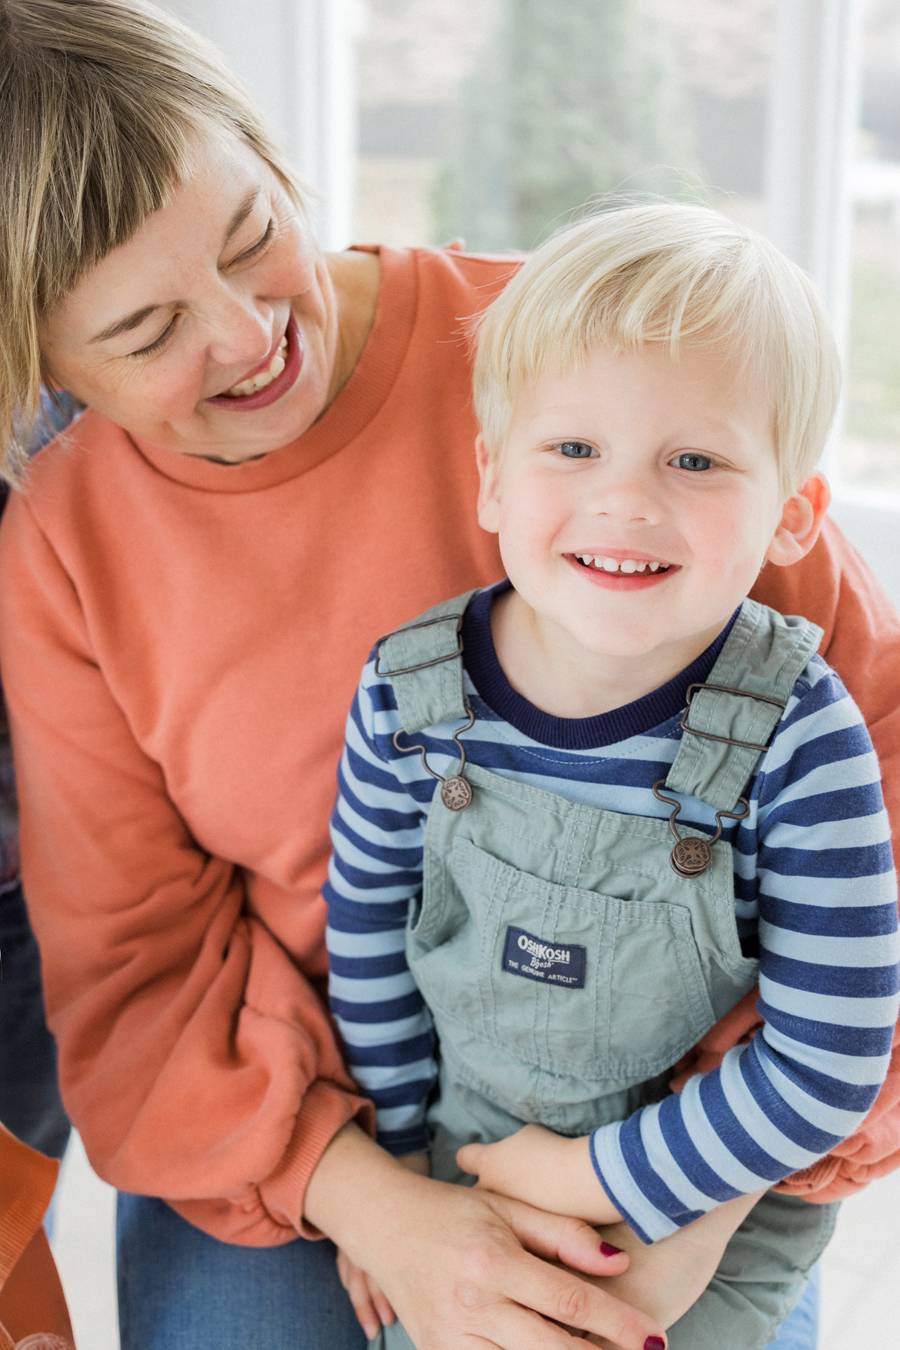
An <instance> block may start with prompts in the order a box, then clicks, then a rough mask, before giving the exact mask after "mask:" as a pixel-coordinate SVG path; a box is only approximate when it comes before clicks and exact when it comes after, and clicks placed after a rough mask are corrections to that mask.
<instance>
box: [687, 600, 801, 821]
mask: <svg viewBox="0 0 900 1350" xmlns="http://www.w3.org/2000/svg"><path fill="white" fill-rule="evenodd" d="M821 638H822V629H821V628H818V627H817V626H816V625H815V624H814V623H810V622H809V621H808V620H807V619H801V618H798V617H797V616H796V615H787V616H785V615H783V614H778V613H776V611H775V610H773V609H769V608H768V606H766V605H759V604H757V603H756V602H755V601H753V600H745V601H744V603H743V604H742V606H741V612H740V614H739V615H738V617H737V619H736V620H735V623H734V626H733V628H732V630H731V632H730V633H729V634H728V637H727V638H726V639H725V644H724V646H723V648H722V651H721V652H720V654H719V658H718V660H717V661H716V664H715V665H714V666H713V668H712V670H711V672H710V674H709V678H708V679H707V681H706V682H705V683H704V684H692V685H691V686H690V687H689V689H688V691H687V707H686V708H685V710H684V714H683V716H682V719H681V725H682V727H683V728H684V737H683V738H682V741H681V745H680V746H679V747H678V753H677V754H676V756H675V761H674V763H673V764H672V768H671V769H670V770H669V775H668V777H667V778H666V787H667V788H671V789H672V791H674V792H679V793H682V794H684V795H685V796H688V797H699V799H700V801H702V802H706V804H707V805H708V806H711V807H712V808H713V809H714V810H716V811H733V810H734V808H735V806H736V805H737V803H738V801H739V799H740V797H741V794H742V793H743V791H744V788H745V787H746V785H747V782H748V781H749V779H750V778H751V776H752V774H753V772H754V770H755V769H756V766H757V764H758V762H759V759H760V756H761V755H763V754H764V753H765V751H766V750H767V748H768V745H769V742H770V740H771V738H772V736H773V735H774V733H775V728H776V727H777V726H778V723H779V722H780V721H781V717H782V714H783V713H784V709H785V705H786V704H787V701H788V699H789V698H790V694H791V690H792V689H793V687H794V685H795V683H796V681H797V678H798V677H799V675H800V673H801V671H802V670H803V669H804V668H805V666H806V665H807V663H808V661H809V659H810V657H811V656H812V655H813V653H814V652H815V650H816V648H817V647H818V645H819V642H820V641H821Z"/></svg>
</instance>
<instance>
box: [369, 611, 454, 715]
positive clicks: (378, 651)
mask: <svg viewBox="0 0 900 1350" xmlns="http://www.w3.org/2000/svg"><path fill="white" fill-rule="evenodd" d="M475 594H476V591H474V590H472V591H466V593H465V595H459V596H457V597H456V599H455V600H445V601H444V603H443V604H440V605H435V606H434V607H433V608H432V609H427V610H426V611H425V613H424V614H420V615H419V617H418V618H417V619H413V621H412V623H406V624H404V625H403V627H402V628H398V629H396V630H395V632H393V633H388V635H387V636H386V637H383V638H379V639H378V641H377V642H376V644H375V674H376V675H379V676H382V677H385V678H387V679H389V680H390V682H391V684H392V686H393V690H394V696H395V697H396V699H397V710H398V711H399V713H400V720H401V722H402V723H403V729H404V731H406V732H408V733H410V734H413V733H415V732H417V731H423V730H424V728H425V727H434V726H438V725H439V724H440V723H441V722H449V721H460V720H462V721H464V720H465V719H466V718H467V717H468V715H469V708H468V705H467V703H466V699H465V695H464V694H463V662H462V649H463V647H462V637H461V635H460V630H461V628H462V620H463V615H464V614H465V612H466V606H467V605H468V603H469V601H470V600H471V599H472V596H473V595H475Z"/></svg>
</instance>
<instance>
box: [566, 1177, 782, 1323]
mask: <svg viewBox="0 0 900 1350" xmlns="http://www.w3.org/2000/svg"><path fill="white" fill-rule="evenodd" d="M763 1194H765V1192H763V1191H759V1192H757V1194H755V1195H746V1196H744V1195H742V1196H739V1197H738V1198H737V1199H736V1200H729V1201H727V1202H726V1203H725V1204H723V1205H719V1206H718V1207H717V1208H716V1209H713V1210H710V1212H709V1213H708V1214H704V1215H703V1216H702V1217H701V1218H699V1219H695V1220H694V1222H693V1223H689V1224H687V1225H686V1227H684V1228H679V1230H678V1232H677V1233H673V1234H672V1235H671V1236H670V1237H667V1238H663V1239H662V1240H661V1241H660V1242H654V1243H653V1244H652V1246H646V1245H645V1244H644V1243H643V1242H641V1240H640V1238H638V1237H637V1236H636V1235H635V1234H634V1233H633V1232H632V1230H631V1229H630V1228H629V1227H628V1225H627V1224H625V1223H619V1224H614V1225H612V1226H611V1227H608V1228H603V1229H601V1231H600V1236H601V1237H602V1238H604V1239H605V1240H606V1241H607V1242H611V1243H615V1244H616V1245H618V1246H620V1247H622V1248H623V1249H624V1250H625V1251H627V1252H628V1254H629V1256H630V1258H631V1261H630V1264H629V1266H628V1269H627V1270H625V1271H623V1273H622V1274H621V1275H615V1276H613V1277H611V1278H610V1279H607V1280H604V1281H603V1289H604V1291H605V1292H606V1293H610V1294H615V1296H616V1297H617V1298H621V1299H624V1300H625V1302H626V1303H629V1304H631V1305H632V1307H635V1308H640V1309H641V1311H642V1312H645V1313H648V1314H649V1315H650V1316H651V1317H655V1318H656V1320H657V1321H658V1322H659V1324H660V1326H663V1327H666V1328H669V1327H671V1326H672V1324H673V1323H674V1322H677V1321H678V1319H679V1318H680V1317H683V1316H684V1314H685V1313H686V1312H687V1310H688V1308H691V1307H693V1305H694V1304H695V1303H696V1302H697V1299H698V1298H699V1297H700V1295H701V1294H702V1293H703V1291H704V1289H705V1288H706V1287H707V1285H708V1284H709V1282H710V1280H711V1279H712V1277H713V1275H714V1274H715V1273H716V1270H717V1268H718V1265H719V1262H720V1261H721V1259H722V1254H723V1253H724V1251H725V1248H726V1247H727V1245H728V1242H729V1239H730V1238H731V1236H732V1234H733V1233H734V1232H735V1231H736V1230H737V1229H738V1228H739V1227H740V1225H741V1224H742V1223H743V1221H744V1219H745V1218H746V1217H747V1215H748V1214H749V1213H750V1210H751V1209H752V1208H753V1206H754V1205H755V1204H756V1202H757V1200H759V1198H760V1196H761V1195H763ZM587 1278H588V1279H592V1277H591V1276H588V1277H587ZM587 1340H588V1342H589V1343H590V1344H591V1345H598V1346H602V1347H603V1350H614V1345H613V1342H611V1341H610V1340H608V1339H607V1338H605V1337H603V1336H593V1335H592V1336H588V1337H587Z"/></svg>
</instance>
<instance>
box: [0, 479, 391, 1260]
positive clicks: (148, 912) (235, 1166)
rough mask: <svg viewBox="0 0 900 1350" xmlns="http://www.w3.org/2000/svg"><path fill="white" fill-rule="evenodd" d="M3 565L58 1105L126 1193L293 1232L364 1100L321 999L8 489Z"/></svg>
mask: <svg viewBox="0 0 900 1350" xmlns="http://www.w3.org/2000/svg"><path fill="white" fill-rule="evenodd" d="M0 576H2V590H0V654H2V658H3V679H4V686H5V690H6V695H7V701H8V705H9V710H10V717H11V723H12V729H13V740H14V749H15V760H16V775H17V782H18V789H19V796H20V804H21V823H22V854H23V877H24V882H25V888H26V892H27V894H28V898H29V906H30V911H31V915H32V920H33V924H34V929H35V933H36V935H37V938H38V941H39V944H40V947H41V959H42V965H43V972H44V981H45V991H46V1003H47V1013H48V1022H49V1025H50V1027H51V1029H52V1030H53V1032H54V1035H55V1036H56V1039H57V1043H58V1047H59V1060H60V1083H61V1088H62V1092H63V1097H64V1100H65V1103H66V1107H67V1110H68V1112H69V1114H70V1116H71V1118H72V1119H73V1121H74V1122H75V1124H76V1125H77V1127H78V1129H79V1131H80V1132H81V1134H82V1137H83V1139H84V1142H85V1147H86V1149H87V1152H88V1156H89V1157H90V1159H91V1162H92V1164H93V1166H94V1167H95V1168H96V1170H97V1172H98V1173H99V1174H100V1175H101V1176H102V1177H103V1178H104V1179H105V1180H107V1181H108V1182H110V1183H111V1184H112V1185H114V1186H116V1187H117V1188H119V1189H120V1190H124V1191H131V1192H136V1193H143V1194H149V1195H156V1196H160V1197H162V1198H163V1199H165V1200H167V1201H168V1202H169V1203H170V1204H172V1206H173V1207H174V1208H175V1209H176V1210H178V1212H180V1213H181V1214H182V1215H184V1217H186V1218H187V1219H188V1220H190V1222H192V1223H194V1224H195V1225H196V1226H197V1227H199V1228H202V1229H204V1230H205V1231H206V1232H208V1233H211V1234H212V1235H213V1236H215V1237H217V1238H220V1239H223V1240H225V1241H229V1242H235V1243H240V1244H244V1245H248V1246H271V1245H277V1244H280V1243H284V1242H289V1241H291V1240H292V1239H293V1238H295V1237H296V1236H297V1233H298V1232H304V1231H305V1230H304V1224H303V1219H302V1207H303V1197H304V1191H305V1187H306V1184H307V1181H308V1179H309V1176H310V1175H311V1173H312V1171H313V1169H314V1168H315V1166H316V1163H317V1162H318V1159H319V1157H320V1156H321V1154H322V1152H323V1150H324V1149H325V1147H326V1145H327V1144H328V1143H329V1141H330V1139H331V1138H332V1136H333V1135H334V1134H335V1133H336V1132H337V1130H339V1129H340V1128H341V1126H342V1125H343V1124H345V1123H346V1122H347V1121H348V1120H350V1119H351V1118H353V1117H358V1118H360V1119H361V1120H362V1122H363V1123H364V1124H365V1123H367V1122H368V1121H369V1113H370V1111H371V1107H370V1106H369V1104H368V1103H366V1102H364V1101H363V1100H362V1099H361V1098H360V1097H359V1096H358V1095H357V1094H356V1091H355V1088H354V1085H353V1083H352V1080H351V1079H350V1077H349V1075H348V1074H347V1072H346V1070H345V1068H344V1067H343V1064H342V1060H341V1055H340V1052H339V1050H338V1047H337V1045H336V1042H335V1038H334V1035H333V1032H332V1029H331V1025H330V1022H329V1019H328V1015H327V1012H326V1010H325V1008H324V1006H323V1004H322V1002H321V1000H320V998H319V995H318V993H317V992H316V991H315V989H314V988H313V987H312V986H311V985H310V983H309V982H308V981H307V980H306V979H305V978H304V976H303V975H302V974H301V972H300V971H299V970H298V969H297V967H296V965H295V964H294V963H293V961H292V960H291V959H290V958H289V956H288V955H287V953H286V952H285V950H284V948H283V947H282V946H281V945H280V943H278V942H277V941H276V940H275V939H274V937H272V936H271V934H269V933H268V931H267V930H266V929H265V927H264V926H263V925H262V924H261V923H259V922H258V921H257V920H255V919H254V918H252V917H250V916H249V915H248V914H247V912H246V910H245V904H244V902H245V890H244V882H243V877H242V874H241V872H240V869H239V868H236V867H234V866H233V865H232V864H230V863H229V862H227V861H226V860H224V859H222V858H219V857H214V856H211V855H210V854H209V853H207V852H205V851H204V850H203V849H202V848H201V847H200V846H199V844H198V843H197V841H196V840H195V839H193V838H192V837H191V834H190V832H189V830H188V828H187V826H186V823H185V821H184V819H183V818H182V817H181V815H180V814H179V812H178V811H177V810H176V808H175V807H174V805H173V804H172V802H171V799H170V797H169V795H168V793H167V790H166V782H165V780H164V777H163V773H162V770H161V768H160V766H159V764H157V763H156V762H154V761H153V760H152V759H150V758H148V756H147V755H146V754H145V753H144V752H143V751H142V750H141V748H140V747H139V746H138V744H137V742H136V740H135V737H134V736H133V735H132V732H131V730H130V728H129V725H128V722H127V719H126V717H125V715H124V713H123V711H122V708H121V706H120V704H119V703H118V702H117V699H116V694H115V690H114V689H112V688H110V686H109V684H108V683H107V681H106V680H105V678H104V675H103V672H102V671H101V669H100V666H99V664H98V662H97V659H96V658H95V655H94V653H93V650H92V642H91V623H90V614H89V613H86V612H85V611H84V610H83V608H82V605H81V603H80V600H79V596H78V594H77V591H76V588H75V586H74V584H73V582H72V580H71V578H70V576H69V575H68V573H67V571H66V569H65V567H64V565H63V562H62V561H61V559H60V557H59V556H58V555H57V554H56V552H55V551H54V549H53V548H52V546H51V545H50V543H49V542H48V540H47V539H46V538H45V536H44V534H43V533H42V531H41V529H40V527H39V525H38V524H37V522H36V521H35V519H34V517H33V515H32V512H31V511H30V509H29V506H28V503H27V502H26V501H25V500H24V499H23V498H22V497H19V496H15V495H14V497H13V500H12V501H11V502H10V504H9V507H8V508H7V511H6V518H5V520H4V522H3V529H2V532H0ZM307 1235H309V1236H312V1235H314V1234H312V1233H308V1234H307Z"/></svg>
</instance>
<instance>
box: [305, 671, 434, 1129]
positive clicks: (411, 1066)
mask: <svg viewBox="0 0 900 1350" xmlns="http://www.w3.org/2000/svg"><path fill="white" fill-rule="evenodd" d="M399 727H400V721H399V717H398V715H397V711H396V704H395V701H394V697H393V691H392V690H391V688H390V685H389V684H388V683H387V682H386V681H384V680H380V679H378V678H377V677H376V676H375V675H374V674H373V663H372V662H371V661H370V662H369V663H368V665H367V666H366V670H365V672H364V675H363V682H362V684H361V685H360V688H359V689H358V690H357V693H356V697H355V698H354V700H353V706H352V708H351V710H350V715H349V717H348V719H347V733H346V741H345V744H344V752H343V755H342V757H341V763H340V769H339V772H338V796H337V801H336V802H335V806H334V811H333V814H332V818H331V841H332V856H331V863H330V865H329V870H328V881H327V883H326V885H325V888H324V895H325V898H326V900H327V902H328V927H327V929H326V940H327V943H328V956H329V970H330V975H329V996H330V1001H331V1010H332V1012H333V1013H334V1017H335V1020H336V1022H337V1024H338V1028H339V1030H340V1032H341V1036H342V1037H343V1041H344V1047H345V1050H346V1055H347V1063H348V1064H349V1066H350V1068H351V1070H352V1072H353V1075H354V1077H355V1079H356V1081H357V1082H358V1083H359V1085H360V1086H361V1087H362V1088H363V1090H364V1091H365V1092H366V1093H367V1094H368V1095H369V1096H370V1097H371V1098H372V1100H373V1101H374V1103H375V1107H376V1120H377V1138H378V1142H379V1143H380V1144H381V1145H382V1146H383V1147H384V1148H386V1149H387V1150H388V1151H389V1152H391V1153H394V1154H396V1155H398V1156H399V1155H402V1154H407V1153H414V1152H419V1151H421V1150H426V1149H427V1148H428V1147H429V1144H430V1140H429V1135H428V1129H427V1126H426V1124H425V1106H426V1102H427V1099H428V1094H429V1092H430V1090H431V1087H432V1085H433V1083H434V1081H435V1078H436V1076H437V1066H436V1064H435V1059H434V1045H435V1036H434V1029H433V1025H432V1021H431V1015H430V1013H429V1011H428V1009H427V1007H426V1006H425V1002H424V1000H423V998H422V995H421V994H420V993H419V990H418V988H417V986H416V983H415V981H414V979H413V977H412V974H411V972H410V970H409V967H408V965H407V961H406V923H407V916H408V913H409V907H410V905H411V904H413V903H415V901H416V899H417V897H418V896H419V895H420V893H421V890H422V849H423V839H424V831H425V820H426V815H427V808H428V803H429V801H430V800H431V796H432V793H433V788H434V781H435V780H434V779H432V778H429V777H428V776H427V775H426V773H425V772H424V771H423V770H422V766H421V760H420V758H419V756H418V755H417V754H416V755H411V756H403V755H401V754H400V753H399V752H398V750H397V749H396V747H395V746H394V745H393V741H392V739H391V737H392V736H393V733H394V732H395V731H396V730H398V729H399ZM413 739H415V740H421V739H422V737H415V738H413Z"/></svg>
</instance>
